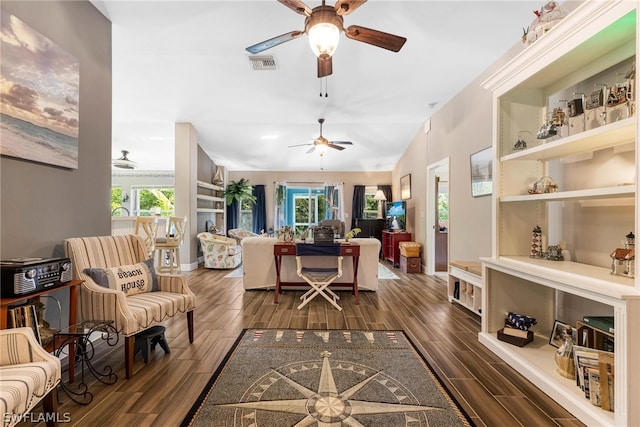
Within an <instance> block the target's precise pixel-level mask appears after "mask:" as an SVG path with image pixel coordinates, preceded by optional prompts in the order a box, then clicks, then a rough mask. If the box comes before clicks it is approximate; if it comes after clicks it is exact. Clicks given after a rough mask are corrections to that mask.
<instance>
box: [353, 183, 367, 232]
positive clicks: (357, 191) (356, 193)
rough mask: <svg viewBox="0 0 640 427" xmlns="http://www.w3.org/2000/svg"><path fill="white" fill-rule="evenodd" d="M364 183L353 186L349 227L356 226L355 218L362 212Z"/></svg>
mask: <svg viewBox="0 0 640 427" xmlns="http://www.w3.org/2000/svg"><path fill="white" fill-rule="evenodd" d="M364 192H365V186H364V185H354V186H353V202H352V203H351V229H354V228H356V218H362V214H363V213H364Z"/></svg>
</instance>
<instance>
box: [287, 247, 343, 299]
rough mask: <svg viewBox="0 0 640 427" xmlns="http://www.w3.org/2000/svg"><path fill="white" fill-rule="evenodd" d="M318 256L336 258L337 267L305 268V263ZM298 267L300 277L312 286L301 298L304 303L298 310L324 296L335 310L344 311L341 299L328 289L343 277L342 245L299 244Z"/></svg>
mask: <svg viewBox="0 0 640 427" xmlns="http://www.w3.org/2000/svg"><path fill="white" fill-rule="evenodd" d="M318 256H324V257H335V259H336V261H337V266H336V267H305V266H304V265H303V263H304V261H305V260H308V258H311V257H318ZM296 265H297V267H298V269H297V273H298V276H299V277H301V278H302V279H304V281H305V282H307V283H308V284H309V286H311V289H309V290H308V291H307V292H306V293H305V294H304V295H302V296H301V297H300V299H301V300H302V303H300V305H299V306H298V310H300V309H301V308H302V307H304V306H305V305H307V303H309V301H311V300H312V299H314V298H315V297H316V296H317V295H322V296H323V297H324V298H325V299H326V300H327V301H329V302H330V303H331V304H332V305H333V306H334V307H335V308H337V309H338V310H342V307H340V305H338V300H339V299H340V297H339V296H338V295H337V294H336V293H335V292H333V291H332V290H331V289H329V288H328V286H329V285H330V284H331V283H332V282H333V281H334V280H336V279H337V278H339V277H341V276H342V256H340V243H322V244H309V243H297V244H296ZM307 265H308V264H307Z"/></svg>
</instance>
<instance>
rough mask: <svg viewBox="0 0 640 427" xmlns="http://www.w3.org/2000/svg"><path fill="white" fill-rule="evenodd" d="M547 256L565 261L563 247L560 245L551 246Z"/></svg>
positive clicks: (553, 259) (551, 259) (547, 257)
mask: <svg viewBox="0 0 640 427" xmlns="http://www.w3.org/2000/svg"><path fill="white" fill-rule="evenodd" d="M545 258H546V259H548V260H550V261H564V257H563V256H562V247H561V246H560V245H555V246H549V248H548V249H547V253H546V254H545Z"/></svg>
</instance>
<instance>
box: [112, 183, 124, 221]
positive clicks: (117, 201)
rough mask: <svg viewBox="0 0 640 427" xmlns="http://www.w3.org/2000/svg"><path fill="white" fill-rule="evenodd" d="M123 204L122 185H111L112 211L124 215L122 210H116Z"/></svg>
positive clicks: (117, 214)
mask: <svg viewBox="0 0 640 427" xmlns="http://www.w3.org/2000/svg"><path fill="white" fill-rule="evenodd" d="M120 206H122V187H111V211H112V212H113V215H115V216H122V211H121V210H117V211H116V210H115V209H116V208H119V207H120Z"/></svg>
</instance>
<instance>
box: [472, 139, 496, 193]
mask: <svg viewBox="0 0 640 427" xmlns="http://www.w3.org/2000/svg"><path fill="white" fill-rule="evenodd" d="M492 169H493V153H492V150H491V147H488V148H485V149H484V150H481V151H478V152H477V153H474V154H472V155H471V195H472V196H473V197H480V196H488V195H490V194H491V193H492V192H493V170H492Z"/></svg>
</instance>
